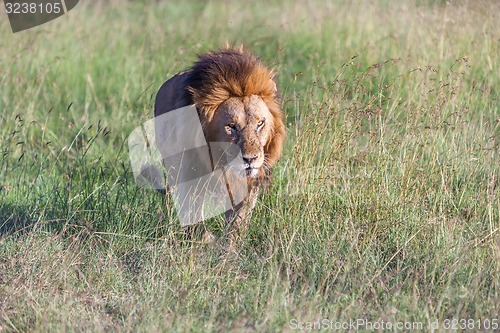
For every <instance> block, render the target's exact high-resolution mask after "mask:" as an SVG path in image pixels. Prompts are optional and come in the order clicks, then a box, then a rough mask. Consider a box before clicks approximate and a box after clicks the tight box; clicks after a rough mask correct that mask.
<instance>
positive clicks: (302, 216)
mask: <svg viewBox="0 0 500 333" xmlns="http://www.w3.org/2000/svg"><path fill="white" fill-rule="evenodd" d="M1 12H2V13H1V14H0V15H1V16H2V20H1V21H0V22H1V23H0V50H1V51H0V73H1V76H0V186H1V190H0V331H1V332H25V331H94V332H99V331H117V332H123V331H143V332H154V331H198V332H201V331H222V332H224V331H228V330H230V331H245V332H246V331H259V332H263V331H266V332H271V331H292V330H293V328H294V326H293V325H292V323H294V320H297V321H300V322H303V323H306V322H313V321H318V320H321V319H330V320H332V321H338V322H348V321H349V320H350V319H354V320H355V319H357V318H367V319H368V320H370V321H372V322H380V321H382V320H383V321H385V322H388V321H389V322H392V323H396V322H404V321H407V322H421V323H423V325H424V326H423V327H424V328H427V325H428V324H429V322H434V321H435V320H439V322H440V324H441V328H443V327H444V326H443V325H444V323H445V322H444V321H445V320H446V319H451V318H456V319H475V320H483V321H484V320H487V319H489V320H493V319H494V318H498V313H500V307H499V304H500V296H499V293H500V285H499V283H500V282H499V279H498V276H499V275H500V264H499V263H500V238H499V228H500V213H499V212H500V196H499V194H500V191H499V188H500V186H499V179H500V158H499V156H498V152H499V142H500V112H499V105H500V101H499V88H500V79H499V77H500V67H499V64H500V52H499V51H500V49H499V37H500V26H499V25H498V23H497V22H498V21H499V20H500V17H499V13H500V6H499V5H498V3H497V2H496V1H493V0H491V1H485V0H479V1H451V2H449V3H446V2H443V1H430V0H429V1H415V2H412V1H388V0H377V1H365V0H362V1H352V2H345V1H334V2H333V3H331V4H325V3H324V2H322V1H316V2H315V1H306V2H299V1H297V2H293V1H259V2H256V3H254V4H250V3H246V2H243V1H241V2H232V1H226V2H223V3H222V2H220V3H219V2H208V3H206V4H205V2H198V1H192V2H187V3H182V4H181V2H178V3H175V2H171V3H167V4H165V3H160V2H157V1H143V2H130V3H126V2H119V1H110V2H109V3H108V2H104V1H97V2H92V3H89V2H85V3H81V4H79V5H78V6H77V7H75V9H73V10H72V11H71V12H70V13H69V14H68V15H66V16H64V17H61V18H59V19H57V20H55V21H52V22H50V23H47V24H45V25H42V26H40V27H37V28H35V29H32V30H29V31H25V32H21V33H17V34H12V33H11V31H10V27H9V26H8V22H7V17H6V15H5V13H4V12H3V11H1ZM226 41H229V42H230V43H234V44H239V43H243V44H244V45H247V47H248V48H250V49H251V50H252V51H254V52H255V53H256V54H258V55H259V56H260V57H261V58H262V59H263V60H264V61H265V62H266V63H268V64H270V65H271V66H273V67H274V68H275V69H276V71H277V73H278V77H277V79H278V85H279V88H280V93H281V96H282V107H283V110H284V112H285V113H286V120H287V128H288V137H287V142H286V147H285V151H284V156H283V158H282V160H281V161H280V163H279V164H278V165H277V167H276V170H275V177H274V184H273V186H272V187H271V188H270V189H269V191H268V192H267V193H265V194H264V195H262V196H261V197H260V199H259V202H258V204H257V208H256V211H255V212H254V216H253V219H252V225H251V227H250V230H249V233H248V235H247V237H246V238H245V239H244V241H243V242H242V244H241V245H240V247H239V248H238V251H237V253H235V254H226V253H223V252H222V251H220V250H219V249H218V248H217V247H215V246H210V245H200V244H193V243H188V242H185V241H183V240H182V235H181V233H180V226H179V223H178V221H177V220H176V215H175V211H174V210H173V208H172V204H171V202H170V201H169V199H168V198H165V197H163V196H161V195H159V194H157V193H155V192H152V191H148V190H143V189H139V188H138V187H137V186H136V185H135V183H134V179H133V176H132V171H131V168H130V164H129V160H128V154H127V137H128V135H129V134H130V132H131V131H132V130H133V129H134V128H135V127H136V126H139V125H140V124H142V123H143V122H144V121H146V120H148V119H150V118H151V117H152V113H153V103H154V96H155V94H156V92H157V90H158V88H159V87H160V85H161V84H162V83H163V82H164V81H165V80H167V79H168V78H169V77H170V76H172V75H173V74H175V73H176V72H178V71H180V70H182V69H184V68H186V67H187V66H189V65H190V64H191V63H192V61H193V60H194V59H195V57H196V54H198V53H200V52H204V51H207V50H211V49H216V48H218V47H220V46H221V45H223V44H224V43H225V42H226ZM220 223H221V218H216V219H214V220H212V221H209V227H211V228H212V229H214V230H216V231H218V226H219V224H220ZM497 320H498V319H497ZM477 325H478V323H477V322H476V326H475V329H474V330H476V329H477V328H478V326H477ZM366 330H368V331H369V329H366ZM393 331H400V332H403V331H408V329H406V330H405V329H396V328H393Z"/></svg>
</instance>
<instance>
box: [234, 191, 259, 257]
mask: <svg viewBox="0 0 500 333" xmlns="http://www.w3.org/2000/svg"><path fill="white" fill-rule="evenodd" d="M258 196H259V187H258V186H254V187H252V188H251V189H250V192H249V193H248V196H247V197H246V198H245V200H243V202H241V203H240V204H238V205H236V207H235V208H234V209H231V210H229V211H227V212H226V234H227V235H228V239H229V246H230V247H233V246H234V244H236V242H237V241H238V240H239V239H240V238H241V236H243V235H245V234H246V232H247V230H248V227H249V225H250V219H251V218H252V213H253V210H254V208H255V205H256V203H257V198H258Z"/></svg>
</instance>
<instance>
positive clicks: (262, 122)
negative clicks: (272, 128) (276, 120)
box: [257, 119, 266, 129]
mask: <svg viewBox="0 0 500 333" xmlns="http://www.w3.org/2000/svg"><path fill="white" fill-rule="evenodd" d="M265 123H266V119H262V120H261V121H259V122H258V123H257V128H258V129H260V128H262V127H263V126H264V124H265Z"/></svg>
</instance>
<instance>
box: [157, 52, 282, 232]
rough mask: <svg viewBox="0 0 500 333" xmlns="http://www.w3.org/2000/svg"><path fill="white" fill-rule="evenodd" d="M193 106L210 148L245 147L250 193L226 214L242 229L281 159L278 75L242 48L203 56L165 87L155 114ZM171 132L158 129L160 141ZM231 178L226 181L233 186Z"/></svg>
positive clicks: (244, 168) (240, 170)
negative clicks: (219, 145)
mask: <svg viewBox="0 0 500 333" xmlns="http://www.w3.org/2000/svg"><path fill="white" fill-rule="evenodd" d="M191 104H194V105H195V106H196V109H197V111H198V116H199V118H200V122H201V125H202V128H203V132H204V135H205V139H206V141H207V142H208V143H209V145H210V142H221V141H223V142H232V143H235V144H237V145H238V146H239V147H240V149H241V153H242V156H243V164H242V165H240V166H237V167H236V169H237V170H236V171H237V172H236V174H237V175H238V177H241V175H246V176H247V181H248V185H249V192H248V195H247V197H246V199H245V200H244V202H242V203H239V204H235V206H234V207H233V209H232V210H231V211H230V212H227V213H226V220H227V221H228V226H230V228H229V229H231V230H238V229H240V226H241V225H248V221H249V219H250V217H251V214H252V211H253V209H254V206H255V203H256V200H257V195H258V192H259V188H260V187H261V185H263V184H265V183H266V181H264V180H267V179H268V178H269V176H270V174H271V171H272V167H273V166H274V164H275V163H276V162H277V161H278V159H279V158H280V156H281V150H282V145H283V141H284V138H285V125H284V124H283V121H282V113H281V110H280V108H279V102H278V99H277V96H276V84H275V82H274V73H273V72H272V71H271V70H269V69H268V68H267V67H266V66H264V64H263V63H262V62H261V61H260V60H259V59H258V58H257V57H256V56H254V55H253V54H251V53H249V52H246V51H244V50H243V49H242V48H238V49H235V48H230V47H226V48H224V49H221V50H219V51H216V52H209V53H206V54H202V55H200V56H199V59H198V61H197V62H196V63H195V64H194V65H193V66H192V67H191V68H190V69H189V70H187V71H185V72H181V73H179V74H177V75H176V76H174V77H173V78H171V79H170V80H168V81H167V82H165V83H164V84H163V86H162V87H161V88H160V90H159V92H158V94H157V97H156V102H155V116H156V117H157V116H160V115H162V114H164V113H166V112H169V111H172V110H175V109H178V108H181V107H184V106H187V105H191ZM166 130H167V131H168V129H162V128H157V141H158V140H161V138H162V136H161V133H160V134H159V132H164V131H166ZM231 177H232V176H230V177H228V178H227V181H228V182H229V183H230V184H231V183H232V181H231V179H232V178H231ZM228 185H229V184H228ZM229 187H231V186H229ZM231 232H232V231H231ZM236 233H238V232H237V231H236Z"/></svg>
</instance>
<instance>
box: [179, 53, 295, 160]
mask: <svg viewBox="0 0 500 333" xmlns="http://www.w3.org/2000/svg"><path fill="white" fill-rule="evenodd" d="M273 78H274V73H273V72H272V71H271V70H269V69H268V68H266V67H265V66H264V65H263V64H262V62H261V61H260V60H259V59H258V58H257V57H256V56H254V55H253V54H251V53H249V52H245V51H243V49H242V48H239V49H232V48H226V49H223V50H221V51H218V52H210V53H206V54H203V55H201V56H200V57H199V60H198V62H196V64H195V65H194V66H193V67H192V69H191V77H190V80H189V87H188V91H189V92H190V93H191V94H192V98H193V102H194V104H196V106H197V107H198V110H199V113H200V116H202V117H204V119H205V121H206V122H207V123H208V124H210V122H211V121H212V120H213V118H214V115H215V113H216V112H217V110H218V108H219V106H220V105H221V104H222V103H223V102H224V101H226V100H228V99H229V98H230V97H249V96H251V95H256V96H259V97H260V98H261V99H262V100H263V101H264V103H265V104H266V106H267V108H268V109H269V111H270V112H271V114H272V118H273V125H274V126H273V128H272V130H271V135H270V137H269V140H268V142H266V145H265V147H264V153H265V155H266V162H267V165H268V166H269V167H272V166H273V165H274V164H275V163H276V162H277V161H278V159H279V158H280V156H281V150H282V145H283V140H284V138H285V126H284V124H283V121H282V113H281V110H280V108H279V105H278V100H277V97H276V84H275V83H274V81H273ZM202 123H203V122H202ZM203 125H204V128H206V129H207V132H206V133H205V134H206V136H207V141H209V139H211V138H212V137H215V136H216V135H215V134H214V133H213V132H214V131H219V130H220V128H213V127H211V126H207V124H203Z"/></svg>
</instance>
